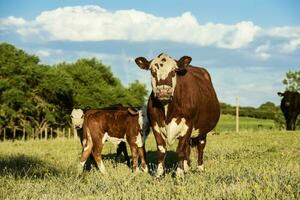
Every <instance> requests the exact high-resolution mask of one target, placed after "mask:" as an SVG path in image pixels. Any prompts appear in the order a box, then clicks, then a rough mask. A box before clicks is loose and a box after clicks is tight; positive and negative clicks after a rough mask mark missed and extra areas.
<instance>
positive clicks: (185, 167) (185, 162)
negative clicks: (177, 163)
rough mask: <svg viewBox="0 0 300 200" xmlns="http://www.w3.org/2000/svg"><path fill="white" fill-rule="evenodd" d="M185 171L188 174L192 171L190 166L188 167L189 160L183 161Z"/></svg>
mask: <svg viewBox="0 0 300 200" xmlns="http://www.w3.org/2000/svg"><path fill="white" fill-rule="evenodd" d="M183 170H184V172H188V171H189V170H190V166H189V165H188V161H187V160H184V161H183Z"/></svg>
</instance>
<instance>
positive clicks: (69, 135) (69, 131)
mask: <svg viewBox="0 0 300 200" xmlns="http://www.w3.org/2000/svg"><path fill="white" fill-rule="evenodd" d="M70 137H71V129H70V128H68V139H70Z"/></svg>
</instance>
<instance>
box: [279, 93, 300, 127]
mask: <svg viewBox="0 0 300 200" xmlns="http://www.w3.org/2000/svg"><path fill="white" fill-rule="evenodd" d="M277 94H278V95H279V96H280V97H283V98H282V100H281V104H280V108H281V111H282V112H283V115H284V118H285V121H286V130H296V122H297V117H298V115H299V114H300V93H298V92H290V91H285V92H284V93H282V92H278V93H277Z"/></svg>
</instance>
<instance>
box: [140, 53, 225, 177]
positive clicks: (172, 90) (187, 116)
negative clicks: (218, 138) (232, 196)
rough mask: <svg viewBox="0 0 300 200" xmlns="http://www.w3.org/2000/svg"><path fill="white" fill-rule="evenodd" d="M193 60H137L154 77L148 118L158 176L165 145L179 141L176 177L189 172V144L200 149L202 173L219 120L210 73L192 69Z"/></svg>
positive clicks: (168, 57)
mask: <svg viewBox="0 0 300 200" xmlns="http://www.w3.org/2000/svg"><path fill="white" fill-rule="evenodd" d="M191 60H192V59H191V58H190V57H188V56H183V57H182V58H180V59H179V60H178V61H177V60H174V59H173V58H171V57H170V56H168V55H166V54H163V53H162V54H160V55H159V56H158V57H156V58H154V59H153V60H151V61H148V60H147V59H146V58H144V57H139V58H136V59H135V62H136V64H137V65H138V66H139V67H140V68H142V69H145V70H150V71H151V75H152V76H151V83H152V93H151V95H150V97H149V100H148V114H149V117H150V122H151V126H152V130H153V133H154V136H155V139H156V143H157V149H158V169H157V176H161V175H162V174H163V173H164V159H165V153H166V144H168V145H171V144H173V143H174V141H175V140H176V139H179V143H178V146H177V150H176V152H177V157H178V167H177V171H176V174H177V175H179V176H181V175H183V174H184V172H187V171H188V169H189V163H190V162H189V155H190V144H193V145H196V146H197V150H198V169H199V170H203V169H204V165H203V150H204V147H205V144H206V135H207V133H208V132H209V131H211V130H212V129H213V128H214V127H215V126H216V124H217V122H218V120H219V117H220V107H219V102H218V99H217V96H216V94H215V91H214V88H213V85H212V82H211V78H210V75H209V73H208V72H207V71H206V70H205V69H204V68H199V67H193V66H191V65H189V64H190V62H191ZM192 132H193V133H195V135H193V137H192Z"/></svg>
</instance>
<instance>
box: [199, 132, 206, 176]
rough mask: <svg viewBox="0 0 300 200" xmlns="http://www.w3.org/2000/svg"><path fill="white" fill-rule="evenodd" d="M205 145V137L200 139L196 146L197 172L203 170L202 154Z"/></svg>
mask: <svg viewBox="0 0 300 200" xmlns="http://www.w3.org/2000/svg"><path fill="white" fill-rule="evenodd" d="M205 145H206V137H205V138H201V139H200V141H199V143H198V144H197V150H198V166H197V169H198V170H199V171H203V170H204V164H203V153H204V147H205Z"/></svg>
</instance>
